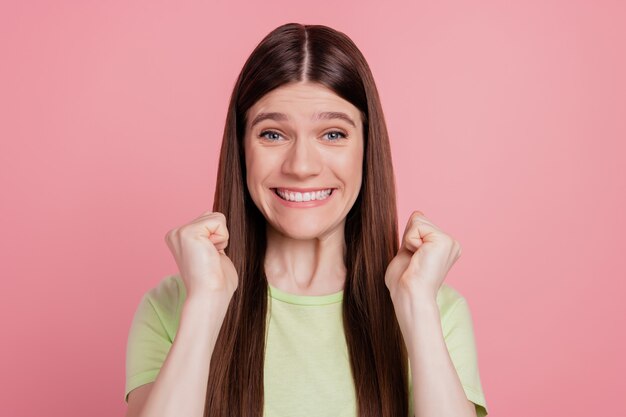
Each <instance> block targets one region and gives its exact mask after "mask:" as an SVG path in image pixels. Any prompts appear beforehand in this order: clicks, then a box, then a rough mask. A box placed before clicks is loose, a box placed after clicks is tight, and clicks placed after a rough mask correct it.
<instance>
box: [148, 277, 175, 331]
mask: <svg viewBox="0 0 626 417" xmlns="http://www.w3.org/2000/svg"><path fill="white" fill-rule="evenodd" d="M185 297H186V290H185V284H184V282H183V280H182V278H181V277H180V275H179V274H174V275H168V276H166V277H164V278H162V279H161V281H159V282H158V283H157V285H155V286H154V287H152V288H150V289H149V290H148V291H146V292H145V294H144V296H143V300H142V304H144V305H145V308H149V309H150V310H153V312H154V315H155V316H156V318H158V320H159V321H160V322H161V323H162V324H163V327H164V328H165V330H166V331H167V333H168V335H169V336H170V337H171V338H172V339H173V338H174V335H175V334H176V329H177V328H178V323H179V321H180V313H181V309H182V305H183V302H184V300H185Z"/></svg>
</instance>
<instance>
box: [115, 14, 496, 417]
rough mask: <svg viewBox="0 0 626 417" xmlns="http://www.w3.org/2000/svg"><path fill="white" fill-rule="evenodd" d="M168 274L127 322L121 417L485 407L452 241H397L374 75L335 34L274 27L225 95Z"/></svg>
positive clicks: (403, 412)
mask: <svg viewBox="0 0 626 417" xmlns="http://www.w3.org/2000/svg"><path fill="white" fill-rule="evenodd" d="M166 242H167V244H168V247H169V248H170V250H171V252H172V254H173V256H174V258H175V259H176V263H177V265H178V268H179V273H178V274H176V275H172V276H169V277H166V278H165V279H163V280H162V281H161V282H160V283H159V285H158V286H156V287H155V288H152V289H151V290H149V291H148V292H147V293H146V294H145V296H144V297H143V299H142V300H141V303H140V305H139V307H138V309H137V311H136V313H135V317H134V320H133V323H132V326H131V329H130V333H129V337H128V346H127V361H126V367H127V368H126V372H127V373H126V378H127V379H126V397H125V399H126V401H127V402H128V412H127V416H146V417H147V416H150V417H156V416H163V417H166V416H167V417H179V416H185V417H192V416H197V417H200V416H220V417H222V416H245V417H253V416H258V417H261V416H265V417H290V416H307V417H308V416H333V417H348V416H362V417H366V416H367V417H375V416H376V417H383V416H384V417H397V416H413V415H417V416H420V417H426V416H432V417H444V416H454V417H463V416H467V417H469V416H475V415H478V416H484V415H486V414H487V409H486V402H485V398H484V395H483V391H482V387H481V383H480V378H479V373H478V363H477V355H476V348H475V343H474V336H473V328H472V321H471V315H470V311H469V307H468V304H467V302H466V301H465V299H464V298H463V297H462V295H461V294H460V293H458V292H457V291H456V290H454V289H453V288H452V287H451V286H449V285H447V284H444V283H443V280H444V278H445V276H446V274H447V272H448V270H449V269H450V268H451V267H452V265H453V263H454V262H455V261H456V260H457V258H458V257H459V255H460V253H461V248H460V245H459V244H458V242H456V241H455V240H454V239H453V238H452V237H450V236H449V235H447V234H446V233H444V232H443V231H441V230H440V229H439V228H438V227H437V226H435V225H434V224H433V223H432V222H431V221H430V220H428V219H427V218H426V217H425V216H424V215H423V213H421V212H419V211H415V212H414V213H413V214H412V215H411V217H410V219H409V222H408V224H407V226H406V228H405V231H404V234H403V237H402V239H401V240H400V241H399V239H398V231H397V214H396V197H395V184H394V175H393V169H392V161H391V153H390V149H389V140H388V136H387V130H386V126H385V122H384V117H383V111H382V108H381V104H380V99H379V96H378V93H377V90H376V86H375V84H374V80H373V78H372V74H371V71H370V69H369V67H368V65H367V63H366V61H365V59H364V57H363V55H362V54H361V53H360V51H359V50H358V48H357V47H356V46H355V45H354V43H353V42H352V41H351V40H350V39H349V38H348V37H347V36H346V35H344V34H343V33H341V32H338V31H336V30H333V29H331V28H329V27H326V26H321V25H300V24H285V25H283V26H280V27H278V28H276V29H275V30H273V31H272V32H271V33H270V34H268V35H267V36H266V37H265V38H264V39H263V40H262V41H261V43H260V44H259V45H258V46H257V47H256V49H255V50H254V51H253V52H252V54H251V56H250V57H249V59H248V60H247V62H246V63H245V65H244V67H243V69H242V71H241V73H240V75H239V78H238V80H237V82H236V85H235V87H234V91H233V93H232V97H231V100H230V105H229V108H228V114H227V119H226V127H225V130H224V136H223V141H222V148H221V154H220V161H219V169H218V175H217V187H216V191H215V199H214V203H213V210H212V211H207V212H205V213H203V214H202V215H201V216H200V217H198V218H196V219H195V220H193V221H191V222H189V223H188V224H185V225H184V226H181V227H178V228H175V229H172V230H170V231H169V232H168V233H167V235H166Z"/></svg>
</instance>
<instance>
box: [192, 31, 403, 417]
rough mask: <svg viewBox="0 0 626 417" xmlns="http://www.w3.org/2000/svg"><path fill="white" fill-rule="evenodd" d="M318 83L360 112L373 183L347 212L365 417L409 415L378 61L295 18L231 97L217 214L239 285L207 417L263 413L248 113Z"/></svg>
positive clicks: (349, 305)
mask: <svg viewBox="0 0 626 417" xmlns="http://www.w3.org/2000/svg"><path fill="white" fill-rule="evenodd" d="M303 81H308V82H314V83H319V84H320V85H322V86H324V87H326V88H329V89H330V90H332V91H333V92H334V93H335V94H337V95H338V96H340V97H342V98H343V99H345V100H347V101H348V102H350V103H352V104H353V105H354V106H355V107H357V108H358V109H359V110H360V113H361V117H362V121H363V134H364V137H363V139H364V157H363V181H362V184H361V189H360V192H359V195H358V197H357V199H356V201H355V203H354V205H353V207H352V208H351V209H350V211H349V212H348V214H347V217H346V223H345V230H344V235H345V244H346V251H345V253H344V262H345V266H346V280H345V286H344V296H343V303H342V316H343V325H344V334H345V338H346V344H347V347H348V353H349V356H350V367H351V370H352V377H353V380H354V387H355V392H356V399H357V415H358V416H360V417H397V416H406V415H408V410H409V408H408V401H409V392H408V371H407V370H408V363H407V351H406V347H405V344H404V340H403V337H402V333H401V331H400V327H399V325H398V322H397V319H396V315H395V311H394V307H393V304H392V300H391V298H390V294H389V291H388V289H387V287H386V285H385V281H384V276H385V271H386V268H387V265H388V264H389V262H390V261H391V259H392V258H393V257H394V256H395V255H396V253H397V251H398V229H397V209H396V196H395V182H394V174H393V165H392V160H391V151H390V146H389V138H388V133H387V127H386V125H385V120H384V116H383V111H382V107H381V103H380V98H379V95H378V91H377V89H376V85H375V83H374V79H373V77H372V73H371V71H370V68H369V66H368V64H367V62H366V60H365V58H364V57H363V55H362V53H361V52H360V51H359V49H358V48H357V47H356V45H355V44H354V43H353V42H352V40H351V39H350V38H349V37H348V36H346V35H345V34H343V33H342V32H339V31H337V30H335V29H332V28H329V27H327V26H323V25H302V24H297V23H288V24H284V25H282V26H279V27H277V28H276V29H274V30H273V31H272V32H270V33H269V34H268V35H266V36H265V38H263V40H262V41H261V42H260V43H259V44H258V45H257V47H256V48H255V49H254V50H253V52H252V53H251V55H250V56H249V58H248V59H247V61H246V62H245V64H244V66H243V68H242V70H241V72H240V74H239V76H238V79H237V82H236V83H235V86H234V88H233V92H232V95H231V98H230V103H229V106H228V112H227V116H226V124H225V127H224V134H223V138H222V145H221V150H220V158H219V166H218V173H217V180H216V187H215V196H214V201H213V211H218V212H221V213H223V214H224V215H225V217H226V221H227V227H228V230H229V245H228V247H227V248H226V249H225V253H226V255H228V257H229V258H230V259H231V260H232V262H233V264H234V266H235V268H236V270H237V273H238V276H239V284H238V287H237V289H236V290H235V292H234V293H233V296H232V298H231V301H230V304H229V306H228V310H227V312H226V315H225V317H224V321H223V324H222V327H221V329H220V332H219V335H218V338H217V341H216V344H215V348H214V351H213V355H212V357H211V362H210V369H209V378H208V385H207V392H206V403H205V410H204V416H205V417H262V415H263V401H264V389H263V382H264V379H263V366H264V358H265V341H266V339H265V338H266V325H267V322H266V319H267V297H268V282H267V276H266V275H265V271H264V261H265V251H266V247H267V240H266V239H267V237H266V229H265V228H266V219H265V218H264V217H263V215H262V214H261V212H260V211H259V209H258V208H257V207H256V205H255V204H254V202H253V201H252V199H251V197H250V194H249V191H248V189H247V186H246V165H245V157H244V137H245V133H246V132H245V128H246V123H247V116H248V115H247V112H248V110H249V109H250V108H251V107H252V106H253V105H254V104H255V103H256V102H257V101H258V100H259V99H260V98H262V97H263V96H264V95H265V94H267V93H269V92H270V91H272V90H273V89H275V88H277V87H280V86H283V85H286V84H288V83H297V82H303Z"/></svg>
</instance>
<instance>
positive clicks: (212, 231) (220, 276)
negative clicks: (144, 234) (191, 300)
mask: <svg viewBox="0 0 626 417" xmlns="http://www.w3.org/2000/svg"><path fill="white" fill-rule="evenodd" d="M165 242H166V243H167V246H168V247H169V249H170V251H171V252H172V254H173V255H174V259H176V264H177V265H178V270H179V271H180V275H181V278H182V279H183V281H184V283H185V287H186V290H187V296H189V295H191V294H196V293H198V294H200V293H207V292H209V293H223V294H224V296H228V297H232V294H233V293H234V292H235V290H236V289H237V286H238V283H239V278H238V276H237V270H236V269H235V266H234V265H233V263H232V261H231V260H230V259H229V258H228V256H226V254H225V253H224V249H225V248H226V247H227V246H228V229H227V228H226V216H224V214H222V213H220V212H212V211H210V210H208V211H205V212H204V213H203V214H202V215H201V216H200V217H198V218H197V219H195V220H193V221H191V222H190V223H187V224H185V225H184V226H181V227H177V228H175V229H172V230H170V231H169V232H167V234H166V235H165Z"/></svg>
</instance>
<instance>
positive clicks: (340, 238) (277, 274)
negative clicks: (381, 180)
mask: <svg viewBox="0 0 626 417" xmlns="http://www.w3.org/2000/svg"><path fill="white" fill-rule="evenodd" d="M319 112H341V113H344V114H345V115H347V116H348V117H349V118H350V119H352V120H353V121H354V126H353V125H351V124H350V123H348V122H346V121H345V120H343V119H324V120H312V118H313V116H314V115H316V114H317V113H319ZM261 113H281V114H283V115H284V116H283V117H282V118H284V119H285V120H273V119H265V120H262V121H260V122H259V123H258V124H255V125H254V126H252V123H253V121H254V120H255V118H257V116H259V114H261ZM246 123H247V125H246V135H245V140H244V148H245V160H246V170H247V175H246V182H247V186H248V190H249V191H250V195H251V197H252V200H253V201H254V203H255V204H256V206H257V207H258V208H259V210H260V211H261V213H262V214H263V216H264V217H265V219H266V220H267V252H266V260H265V271H266V275H267V279H268V282H269V283H270V284H271V285H273V286H274V287H276V288H278V289H281V290H283V291H285V292H288V293H292V294H299V295H324V294H330V293H334V292H337V291H340V290H342V289H343V287H344V283H345V278H346V268H345V264H344V260H343V256H344V253H345V242H344V228H345V219H346V215H347V214H348V212H349V210H350V208H351V207H352V206H353V204H354V202H355V201H356V199H357V197H358V194H359V191H360V187H361V182H362V163H363V152H364V140H363V128H362V119H361V117H360V112H359V111H358V109H357V108H356V107H355V106H353V105H352V104H351V103H349V102H348V101H345V100H343V99H342V98H341V97H339V96H337V95H336V94H334V93H333V92H332V91H330V90H328V89H327V88H325V87H323V86H320V85H318V84H313V83H309V82H299V83H295V84H290V85H287V86H282V87H279V88H277V89H275V90H273V91H271V92H270V93H268V94H266V95H265V96H264V97H262V98H261V99H260V100H259V101H258V102H257V103H255V105H254V106H252V107H251V108H250V109H249V112H248V115H247V120H246ZM336 132H340V133H343V134H345V135H346V136H347V138H343V137H342V135H340V134H337V133H336ZM276 187H285V188H290V187H293V188H309V187H313V188H318V189H324V188H336V189H335V190H334V191H333V195H331V197H330V198H329V200H328V201H327V202H326V203H325V204H323V205H320V206H317V207H309V208H301V207H289V206H286V205H285V204H283V203H281V201H280V200H279V199H278V198H277V196H276V195H275V193H274V191H273V188H276ZM460 254H461V247H460V245H459V243H458V242H457V241H456V240H454V239H453V238H452V237H450V236H449V235H447V234H446V233H444V232H443V231H442V230H441V229H439V228H438V227H437V226H435V225H434V224H433V223H432V222H431V221H430V220H429V219H427V218H426V217H425V216H424V214H423V213H422V212H420V211H415V212H413V214H412V215H411V217H410V219H409V223H408V224H407V226H406V228H405V231H404V235H403V238H402V242H401V245H400V248H399V250H398V253H397V254H396V256H395V257H394V258H393V259H392V261H391V262H390V264H389V266H388V267H387V270H386V273H385V277H384V279H385V285H386V286H387V288H388V290H389V293H390V297H391V299H392V301H393V305H394V310H395V313H396V317H397V319H398V323H399V325H400V328H401V331H402V335H403V338H404V340H405V342H406V345H407V351H408V354H409V360H410V362H411V375H412V380H413V386H414V387H417V389H415V390H414V392H413V404H414V405H415V409H414V410H415V415H416V416H418V417H429V416H432V417H434V416H437V417H445V416H451V417H452V416H455V417H461V416H464V417H472V416H473V417H475V416H476V413H475V409H474V403H472V402H470V401H469V400H468V399H467V397H466V395H465V392H464V390H463V387H462V385H461V381H460V379H459V376H458V374H457V372H456V370H455V368H454V364H453V363H452V360H451V358H450V355H449V352H448V350H447V347H446V344H445V339H444V336H443V334H442V329H441V322H440V317H439V310H438V307H437V302H436V296H437V292H438V290H439V288H440V287H441V285H442V283H443V281H444V279H445V276H446V275H447V273H448V271H449V270H450V268H451V267H452V265H453V264H454V263H455V262H456V260H457V259H458V257H459V256H460Z"/></svg>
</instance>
